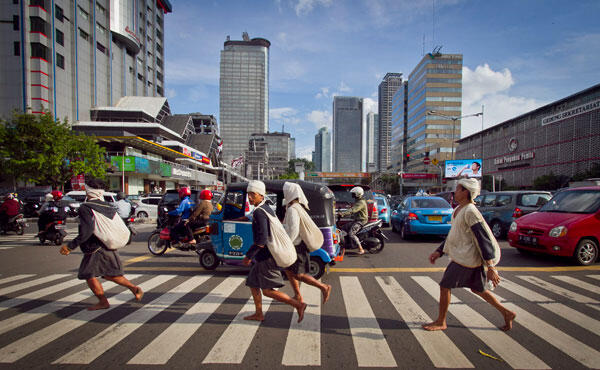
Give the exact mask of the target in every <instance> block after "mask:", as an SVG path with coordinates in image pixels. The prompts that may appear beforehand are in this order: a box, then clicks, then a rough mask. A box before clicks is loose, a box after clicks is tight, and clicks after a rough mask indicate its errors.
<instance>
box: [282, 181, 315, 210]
mask: <svg viewBox="0 0 600 370" xmlns="http://www.w3.org/2000/svg"><path fill="white" fill-rule="evenodd" d="M283 197H284V198H285V201H284V202H285V205H286V206H287V205H289V204H290V203H291V202H292V201H293V200H294V199H298V203H300V204H302V205H303V206H304V207H306V209H309V208H308V199H306V195H304V192H303V191H302V188H301V187H300V185H298V184H296V183H295V182H285V183H284V184H283Z"/></svg>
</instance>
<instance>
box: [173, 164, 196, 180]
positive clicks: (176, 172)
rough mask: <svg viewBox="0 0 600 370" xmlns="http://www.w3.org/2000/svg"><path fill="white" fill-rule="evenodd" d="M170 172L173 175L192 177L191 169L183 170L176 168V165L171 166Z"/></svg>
mask: <svg viewBox="0 0 600 370" xmlns="http://www.w3.org/2000/svg"><path fill="white" fill-rule="evenodd" d="M172 173H173V176H180V177H185V178H188V179H189V178H190V177H192V171H188V170H183V169H181V168H177V167H173V168H172Z"/></svg>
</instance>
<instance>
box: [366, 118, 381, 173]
mask: <svg viewBox="0 0 600 370" xmlns="http://www.w3.org/2000/svg"><path fill="white" fill-rule="evenodd" d="M366 126H367V138H366V140H365V145H366V160H367V165H366V166H367V172H376V171H377V158H378V157H379V114H375V113H373V112H369V113H367V125H366Z"/></svg>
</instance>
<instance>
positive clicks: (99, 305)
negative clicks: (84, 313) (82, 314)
mask: <svg viewBox="0 0 600 370" xmlns="http://www.w3.org/2000/svg"><path fill="white" fill-rule="evenodd" d="M109 307H110V304H109V303H108V301H100V302H98V303H96V304H95V305H93V306H90V307H88V308H87V309H88V311H96V310H106V309H107V308H109Z"/></svg>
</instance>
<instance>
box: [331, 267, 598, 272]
mask: <svg viewBox="0 0 600 370" xmlns="http://www.w3.org/2000/svg"><path fill="white" fill-rule="evenodd" d="M497 269H498V270H500V271H522V272H529V271H537V272H561V271H597V270H600V266H556V267H497ZM445 270H446V268H445V267H375V268H354V267H332V268H331V269H330V271H332V272H354V273H361V272H366V273H369V272H442V271H445Z"/></svg>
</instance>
